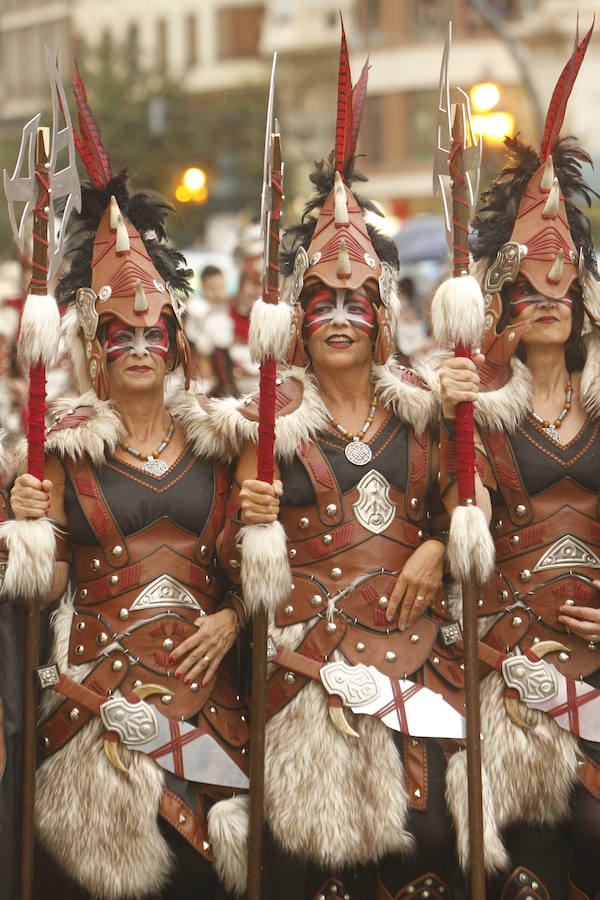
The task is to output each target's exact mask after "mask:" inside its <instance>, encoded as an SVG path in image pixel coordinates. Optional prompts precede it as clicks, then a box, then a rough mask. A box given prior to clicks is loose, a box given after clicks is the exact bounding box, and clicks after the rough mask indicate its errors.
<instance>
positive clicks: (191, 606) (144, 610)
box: [40, 459, 249, 768]
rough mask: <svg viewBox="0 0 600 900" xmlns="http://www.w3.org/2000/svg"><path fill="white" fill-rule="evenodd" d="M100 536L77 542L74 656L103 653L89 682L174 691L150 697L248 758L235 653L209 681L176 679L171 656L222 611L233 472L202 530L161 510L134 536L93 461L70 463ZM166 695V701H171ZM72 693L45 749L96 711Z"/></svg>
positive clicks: (74, 659) (80, 659) (46, 727)
mask: <svg viewBox="0 0 600 900" xmlns="http://www.w3.org/2000/svg"><path fill="white" fill-rule="evenodd" d="M64 465H65V468H66V470H67V473H68V475H69V478H70V480H71V482H72V484H73V485H74V487H75V490H76V493H77V499H78V501H79V504H80V507H81V510H82V512H83V514H84V515H85V518H86V520H87V524H88V525H89V527H90V528H91V529H92V531H93V533H94V534H95V535H96V537H97V540H98V543H97V544H96V545H88V544H73V546H72V551H73V565H74V568H75V577H76V582H77V594H76V597H75V601H74V607H75V609H74V615H73V619H72V624H71V636H70V642H69V663H70V664H71V665H77V664H81V663H90V662H96V666H95V667H94V669H93V670H92V672H91V673H90V674H89V675H88V676H87V678H86V679H85V683H86V684H88V686H91V687H92V688H93V689H94V690H96V691H97V692H99V693H106V692H108V691H109V690H115V688H117V687H118V688H119V689H120V690H121V691H123V692H128V691H130V690H131V689H132V688H133V687H134V686H137V685H139V684H140V683H151V684H158V685H161V686H163V687H166V688H167V689H168V691H169V692H170V693H169V694H168V695H165V696H163V697H161V698H160V699H157V698H154V697H149V698H148V702H150V703H154V704H155V705H156V706H157V707H158V708H159V709H160V711H161V712H162V713H163V714H164V715H166V716H168V717H169V718H173V719H179V718H186V719H189V718H191V717H196V721H197V724H198V726H199V727H201V728H203V729H205V730H207V731H208V732H209V733H211V734H212V735H213V737H215V738H216V739H217V740H218V741H219V743H220V744H221V745H222V746H223V747H224V749H225V750H226V751H227V752H228V753H229V754H230V756H231V757H232V758H233V759H234V760H235V762H236V763H237V764H238V765H240V766H241V767H242V768H244V767H245V764H246V752H247V742H248V738H249V731H248V724H247V710H246V707H245V705H244V703H243V702H242V700H241V699H240V697H239V696H238V695H237V694H236V693H235V691H234V690H233V688H232V687H231V673H230V671H229V666H228V663H227V661H226V660H224V661H223V663H222V664H221V666H220V668H219V671H218V673H217V676H216V677H213V679H212V680H211V681H210V682H209V683H208V684H207V685H206V686H202V685H201V684H198V683H196V682H192V683H191V684H189V685H187V684H185V683H184V682H183V681H182V680H179V679H176V678H175V667H174V666H173V665H170V664H169V657H170V655H171V653H172V651H173V650H174V648H175V647H177V646H178V644H180V643H181V642H182V641H184V640H185V639H186V638H187V637H189V636H190V635H191V634H192V633H193V632H194V630H195V628H194V624H193V623H194V620H195V619H197V618H198V616H201V615H205V614H206V615H209V614H211V613H213V612H215V611H216V610H217V608H218V606H219V601H220V594H221V582H220V578H219V575H218V572H217V569H216V560H215V555H214V552H215V551H214V545H215V537H216V534H217V532H218V530H219V528H220V526H221V523H222V520H223V512H224V498H225V494H226V491H227V489H228V485H229V478H228V472H227V470H226V469H225V468H224V467H216V470H215V489H214V496H213V498H212V502H211V510H210V515H209V517H208V519H207V521H206V524H205V527H204V529H203V531H202V533H201V534H200V535H199V536H198V535H195V534H192V533H190V532H189V531H187V530H186V529H184V528H182V527H180V526H178V525H176V524H175V523H174V522H172V521H170V520H169V519H166V518H161V519H159V520H158V521H156V522H154V523H153V524H152V525H150V526H148V527H147V528H144V529H143V530H141V531H138V532H137V533H135V534H133V535H129V536H127V537H126V536H125V535H124V534H123V533H122V532H121V530H120V529H119V526H118V524H117V521H116V520H115V518H114V516H113V514H112V512H111V510H110V509H109V507H108V505H107V503H106V501H105V499H104V496H103V493H102V491H101V489H100V486H99V484H98V480H97V477H96V474H95V472H94V470H93V469H92V466H91V465H90V464H89V462H87V461H86V460H85V459H84V460H80V461H78V462H73V461H72V460H67V461H65V463H64ZM165 701H166V702H165ZM73 705H74V704H73V703H72V702H71V701H69V700H66V701H64V702H63V703H62V704H61V706H60V707H59V708H58V709H57V710H56V711H55V712H54V713H53V714H52V715H51V716H50V718H49V719H48V720H47V721H46V722H44V723H43V724H42V725H41V727H40V738H41V752H42V755H43V756H49V755H51V754H52V753H53V752H55V751H56V750H57V749H59V747H60V746H62V745H63V744H64V743H66V740H68V739H69V738H70V737H72V736H73V734H75V733H76V731H77V730H78V729H79V728H80V727H81V726H82V725H83V724H84V723H85V721H87V719H89V718H90V716H91V714H90V715H88V714H87V713H85V711H83V710H80V711H78V712H79V715H78V716H77V718H75V719H74V717H73V715H72V707H73Z"/></svg>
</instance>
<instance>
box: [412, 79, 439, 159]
mask: <svg viewBox="0 0 600 900" xmlns="http://www.w3.org/2000/svg"><path fill="white" fill-rule="evenodd" d="M405 103H406V106H405V109H406V118H405V121H404V127H405V130H406V135H407V140H406V160H407V162H408V163H418V164H420V165H426V164H429V162H431V164H433V154H434V151H435V146H436V135H437V131H436V129H437V108H438V95H437V91H411V92H409V93H407V94H406V95H405Z"/></svg>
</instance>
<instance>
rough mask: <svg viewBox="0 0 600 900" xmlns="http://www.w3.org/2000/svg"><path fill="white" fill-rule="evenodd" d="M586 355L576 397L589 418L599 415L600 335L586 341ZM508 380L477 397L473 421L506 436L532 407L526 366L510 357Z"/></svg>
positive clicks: (597, 334)
mask: <svg viewBox="0 0 600 900" xmlns="http://www.w3.org/2000/svg"><path fill="white" fill-rule="evenodd" d="M585 340H586V344H587V347H586V349H587V353H586V360H585V365H584V367H583V371H582V373H581V383H580V386H579V398H580V400H581V403H582V404H583V406H584V408H585V410H586V411H587V413H588V415H589V416H590V418H591V419H597V418H598V417H599V416H600V334H599V333H598V332H597V331H596V330H594V331H593V332H592V333H591V334H589V335H587V337H586V338H585ZM510 368H511V374H510V378H509V380H508V381H507V382H506V384H505V385H503V387H501V388H499V389H498V390H497V391H489V392H488V393H482V394H480V395H479V398H478V400H477V403H476V404H475V414H474V415H475V421H476V423H477V424H478V425H480V426H482V427H483V428H486V429H488V430H493V429H495V428H503V429H504V430H505V431H507V432H508V433H509V434H510V433H512V432H513V431H514V430H515V428H517V427H518V425H519V423H520V422H522V421H523V419H524V418H525V416H526V415H527V413H528V411H529V409H530V408H531V401H532V397H533V379H532V377H531V373H530V372H529V369H528V368H527V366H526V365H524V364H523V363H522V362H521V361H520V360H519V359H517V358H516V357H513V359H512V360H511V364H510Z"/></svg>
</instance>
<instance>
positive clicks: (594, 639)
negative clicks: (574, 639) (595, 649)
mask: <svg viewBox="0 0 600 900" xmlns="http://www.w3.org/2000/svg"><path fill="white" fill-rule="evenodd" d="M598 641H600V635H598V634H590V642H591V643H592V644H597V643H598Z"/></svg>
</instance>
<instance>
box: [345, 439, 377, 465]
mask: <svg viewBox="0 0 600 900" xmlns="http://www.w3.org/2000/svg"><path fill="white" fill-rule="evenodd" d="M344 453H345V455H346V459H347V460H349V461H350V462H351V463H353V464H354V465H355V466H366V464H367V463H368V462H371V459H372V457H373V454H372V453H371V448H370V447H369V445H368V444H365V443H364V442H363V441H350V443H349V444H346V446H345V447H344Z"/></svg>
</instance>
